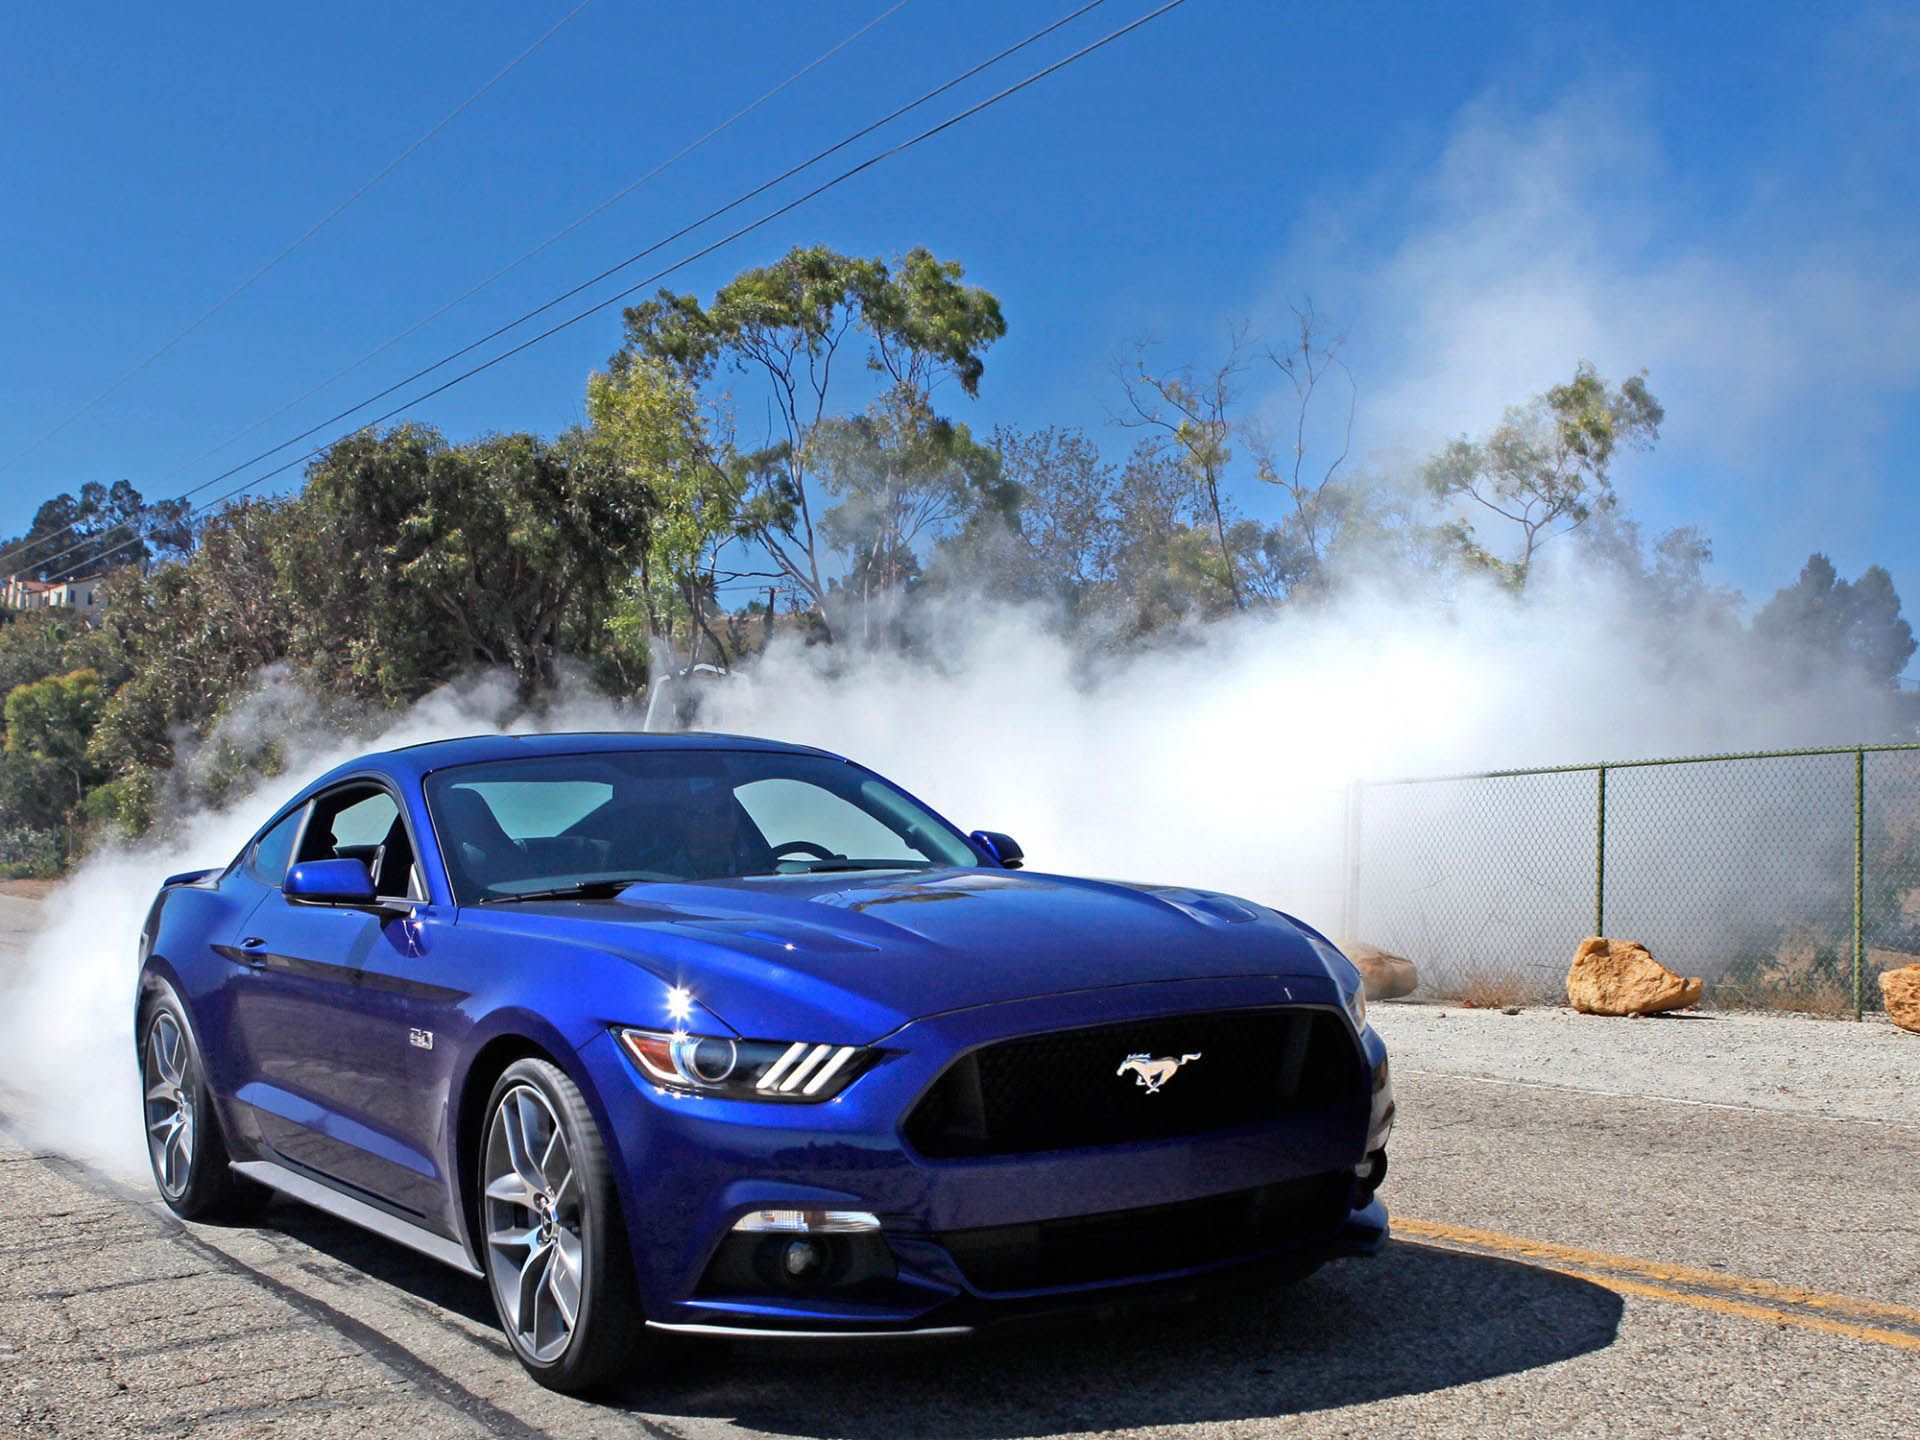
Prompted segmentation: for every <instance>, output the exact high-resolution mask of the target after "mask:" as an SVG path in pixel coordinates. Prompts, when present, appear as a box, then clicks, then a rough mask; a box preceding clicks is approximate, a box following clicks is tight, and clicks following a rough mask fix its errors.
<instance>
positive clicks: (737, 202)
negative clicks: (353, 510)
mask: <svg viewBox="0 0 1920 1440" xmlns="http://www.w3.org/2000/svg"><path fill="white" fill-rule="evenodd" d="M1104 3H1105V0H1087V3H1086V4H1083V5H1081V6H1080V7H1079V8H1078V9H1076V10H1074V11H1072V12H1070V13H1069V14H1067V15H1064V16H1062V17H1061V18H1060V19H1058V20H1056V21H1054V22H1053V23H1052V24H1050V25H1047V26H1045V27H1044V28H1042V29H1039V30H1036V31H1034V32H1033V33H1032V34H1031V35H1028V36H1027V37H1026V38H1025V39H1023V40H1020V41H1018V42H1016V43H1015V44H1012V45H1009V46H1008V47H1007V48H1006V49H1004V50H1001V51H1000V52H999V53H998V54H995V55H993V56H990V57H989V58H987V59H985V60H982V61H981V62H980V63H979V64H977V65H974V66H973V67H972V68H970V69H968V70H965V71H963V72H961V73H960V74H958V75H956V76H954V77H953V78H952V79H951V80H947V81H944V82H942V83H941V84H939V85H936V86H935V87H934V88H933V89H931V90H929V91H927V92H926V93H925V94H923V95H921V96H919V97H918V98H916V99H914V100H910V101H908V102H907V103H906V104H904V105H901V106H899V107H898V108H896V109H894V110H891V111H889V112H888V113H887V114H885V115H883V116H881V117H880V118H879V119H878V120H875V121H873V122H872V123H871V124H868V125H864V126H862V127H861V128H860V129H858V130H856V131H854V132H853V133H852V134H851V135H848V136H847V137H846V138H844V139H842V140H838V141H836V142H834V143H833V144H832V145H829V146H827V147H826V149H824V150H818V151H816V152H814V153H813V154H812V155H810V156H808V157H807V158H806V159H805V160H802V161H800V162H799V163H798V164H796V165H792V166H789V167H788V168H787V169H785V170H783V171H781V172H780V173H779V174H778V175H776V176H774V177H773V178H772V179H770V180H766V181H763V182H762V183H760V184H758V185H756V186H754V187H753V188H752V189H751V190H748V191H746V192H745V193H744V194H741V195H737V196H735V197H734V198H733V199H731V200H729V201H727V202H726V203H725V204H724V205H720V206H717V207H715V208H714V209H712V210H709V211H708V212H707V213H706V214H704V215H702V216H701V217H700V218H699V219H697V220H694V221H691V222H689V223H688V224H685V225H682V226H681V227H680V228H679V229H678V230H675V231H673V232H672V233H671V234H668V235H663V236H661V237H660V238H659V239H658V240H655V241H654V242H653V243H652V244H650V245H647V246H646V247H644V248H643V249H640V250H636V251H635V252H634V253H633V254H631V255H629V256H627V257H626V259H624V260H621V261H618V262H617V263H615V264H613V265H609V266H608V267H607V268H606V269H604V270H602V271H600V273H599V274H597V275H593V276H590V277H589V278H587V279H585V280H582V281H581V282H580V283H579V284H578V285H575V286H573V287H571V288H570V289H567V290H563V291H561V292H560V293H559V294H558V295H556V296H554V297H553V298H552V299H550V300H547V301H544V302H542V303H541V304H539V305H536V306H534V308H533V309H531V310H528V311H525V312H524V313H522V314H520V315H517V316H515V317H514V318H513V319H512V320H509V321H507V323H506V324H504V325H500V326H497V327H496V328H494V329H492V330H489V331H488V332H487V333H486V334H485V335H482V336H481V337H480V338H479V339H477V340H473V341H470V342H469V343H467V344H465V345H462V346H461V347H460V348H459V349H457V350H454V351H452V352H450V353H449V354H446V355H443V356H441V357H440V358H439V359H438V360H435V361H434V362H433V363H432V364H430V365H426V366H423V367H421V368H420V369H418V370H416V371H414V372H413V373H412V374H411V375H407V376H403V377H402V378H401V379H399V380H396V381H394V382H393V384H391V385H389V386H387V387H386V388H385V389H383V390H377V391H375V392H374V393H373V394H371V395H369V396H367V397H366V398H365V399H364V400H359V401H356V402H355V403H354V404H352V405H349V406H347V407H346V409H344V410H340V411H337V412H335V413H334V414H332V415H329V416H328V417H327V418H326V419H324V420H322V421H320V422H319V423H318V424H315V425H310V426H308V427H307V428H306V429H305V430H302V431H301V432H300V433H299V434H297V435H294V436H291V437H289V438H288V439H286V440H283V441H281V442H280V443H279V444H278V445H274V446H271V447H269V448H268V449H265V450H262V451H260V452H259V453H257V454H254V455H250V456H249V457H247V458H246V459H245V460H242V461H240V462H239V463H238V464H237V465H231V466H229V467H228V468H227V469H225V470H223V471H221V472H220V473H219V474H218V475H215V476H213V477H212V478H211V479H208V480H204V481H202V482H201V483H200V484H199V485H196V486H194V487H193V489H191V490H188V491H184V492H183V493H182V494H181V495H180V496H179V497H178V498H180V499H185V498H186V497H187V496H189V495H193V494H197V493H198V492H200V491H202V490H206V489H209V488H211V487H212V486H214V485H217V484H219V483H220V482H221V481H222V480H227V479H231V478H232V477H233V476H235V475H238V474H239V473H240V472H241V471H242V470H245V469H247V468H248V467H249V466H252V465H256V464H258V463H259V462H260V461H262V460H267V459H271V458H272V457H273V456H275V455H277V454H279V453H280V452H281V451H282V450H286V449H289V448H291V447H292V446H294V445H298V444H299V443H300V442H301V441H302V440H305V439H308V438H310V437H311V436H314V435H317V434H319V433H320V432H321V431H322V430H325V429H327V428H329V427H330V426H332V425H336V424H338V423H339V422H340V421H342V420H345V419H346V418H347V417H348V416H350V415H352V414H353V413H354V412H355V411H357V410H364V409H366V408H367V406H369V405H374V404H377V403H379V402H380V401H382V400H384V399H386V398H387V397H388V396H389V395H391V394H393V393H394V392H395V391H397V390H403V389H405V388H406V387H407V386H409V385H411V384H413V382H414V381H416V380H424V379H425V378H426V377H427V376H429V375H431V374H432V373H433V372H434V371H436V370H439V369H441V368H443V367H444V366H447V365H451V364H452V363H453V362H454V361H455V360H458V359H459V358H460V357H461V356H463V355H470V354H472V353H473V352H474V351H475V350H478V349H479V348H480V347H481V346H483V345H486V344H489V343H490V342H492V341H494V340H497V339H499V338H500V337H501V336H502V335H505V334H506V333H507V332H508V331H510V330H516V329H518V328H519V327H520V326H522V325H524V324H526V323H527V321H529V320H532V319H534V318H535V317H537V316H540V315H544V314H545V313H546V312H547V311H549V310H551V309H553V308H554V307H555V306H557V305H561V304H563V303H565V302H566V301H568V300H571V299H572V298H573V297H574V296H576V295H578V294H580V293H581V292H582V291H584V290H590V289H592V288H593V287H594V286H595V285H598V284H599V283H600V282H601V281H603V280H606V279H609V278H611V277H612V276H614V275H617V274H619V273H620V272H621V271H622V270H626V269H629V268H630V267H632V266H634V265H636V264H638V263H639V262H640V261H642V260H644V259H646V258H647V257H648V256H649V255H652V254H654V253H656V252H657V251H660V250H663V249H665V248H666V247H667V246H668V245H671V244H672V243H673V242H674V241H676V240H679V239H682V238H684V237H685V236H687V235H690V234H692V233H693V232H694V231H695V230H698V229H700V228H701V227H702V226H705V225H707V224H710V223H711V222H712V221H714V220H717V219H719V218H720V217H721V216H722V215H725V214H727V213H729V212H730V211H733V210H737V209H738V208H739V207H740V206H742V205H744V204H746V203H747V202H748V201H749V200H752V199H755V198H757V197H758V196H761V195H764V194H765V193H766V192H767V191H769V190H771V189H773V188H775V187H776V186H778V185H780V184H782V183H783V182H785V181H787V180H791V179H792V178H793V177H794V176H796V175H798V174H800V173H801V172H803V171H805V170H808V169H811V168H812V167H813V166H815V165H817V164H819V163H820V162H821V161H822V160H825V159H827V158H828V157H829V156H832V155H835V154H838V153H839V152H840V151H842V150H844V149H846V148H847V147H848V146H849V145H852V144H855V143H856V142H858V141H860V140H862V139H865V138H866V137H867V136H868V135H871V134H873V132H874V131H876V130H879V129H882V128H884V127H885V126H887V125H889V124H891V123H892V122H893V121H895V120H898V119H899V118H900V117H901V116H903V115H906V114H908V113H909V112H910V111H913V110H916V109H918V108H919V107H920V106H922V105H924V104H926V103H927V102H928V101H929V100H933V99H936V98H938V97H939V96H941V95H943V94H945V93H946V92H947V91H949V90H951V89H953V88H954V87H955V86H956V85H961V84H964V83H965V82H966V81H968V80H971V79H972V78H973V77H974V76H976V75H978V74H980V72H981V71H983V70H987V69H990V68H991V67H992V66H994V65H997V64H998V63H999V62H1000V61H1002V60H1004V59H1006V58H1007V57H1008V56H1010V55H1013V54H1015V53H1017V52H1018V51H1020V50H1023V49H1025V48H1026V47H1027V46H1029V45H1032V44H1033V43H1035V42H1036V41H1038V40H1041V39H1044V38H1045V37H1046V36H1048V35H1051V34H1052V33H1053V32H1054V31H1056V30H1058V29H1060V28H1061V27H1062V26H1063V25H1067V24H1070V23H1072V22H1073V21H1075V20H1077V19H1079V18H1080V17H1081V16H1082V15H1085V14H1086V13H1087V12H1088V11H1090V10H1093V9H1096V8H1097V7H1099V6H1100V5H1102V4H1104ZM1155 13H1156V14H1157V13H1159V12H1157V11H1156V12H1155ZM683 263H685V262H683ZM675 268H678V267H677V266H676V267H675ZM666 273H668V272H666V271H662V272H661V274H662V275H664V274H666ZM658 278H660V276H659V275H656V276H652V277H650V278H649V279H648V280H644V281H642V282H641V284H643V285H645V284H651V283H652V281H653V280H655V279H658ZM623 293H628V294H630V293H632V292H631V291H627V292H623ZM509 353H511V352H509ZM428 393H429V394H438V393H439V392H438V391H437V390H436V391H430V392H428ZM372 423H375V424H377V423H379V422H378V421H374V422H372ZM302 458H305V457H302ZM285 468H287V467H285V466H282V467H279V469H275V470H273V471H270V472H268V474H267V475H262V476H260V477H258V479H266V478H268V476H270V475H277V474H279V473H280V471H281V470H283V469H285ZM256 483H257V482H256Z"/></svg>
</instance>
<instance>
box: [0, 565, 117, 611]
mask: <svg viewBox="0 0 1920 1440" xmlns="http://www.w3.org/2000/svg"><path fill="white" fill-rule="evenodd" d="M100 581H101V577H100V576H98V575H89V576H86V577H85V578H83V579H75V580H29V579H28V578H27V577H25V576H24V575H9V576H8V577H7V580H6V584H5V585H4V586H0V605H4V606H6V607H7V608H8V609H11V610H79V611H81V612H83V613H85V612H89V611H91V612H92V613H94V614H98V613H99V611H100V608H101V607H102V606H104V605H105V604H106V603H107V592H106V589H105V588H104V587H103V586H102V585H101V583H100Z"/></svg>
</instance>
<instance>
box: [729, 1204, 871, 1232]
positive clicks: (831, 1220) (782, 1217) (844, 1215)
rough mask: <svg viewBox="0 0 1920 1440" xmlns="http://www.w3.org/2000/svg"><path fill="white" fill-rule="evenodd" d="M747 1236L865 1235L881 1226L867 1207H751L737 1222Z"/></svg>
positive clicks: (736, 1227)
mask: <svg viewBox="0 0 1920 1440" xmlns="http://www.w3.org/2000/svg"><path fill="white" fill-rule="evenodd" d="M733 1228H734V1231H735V1232H736V1233H738V1234H747V1235H861V1234H865V1233H867V1232H869V1231H874V1230H878V1229H879V1228H880V1217H879V1216H877V1215H872V1214H869V1213H868V1212H867V1211H865V1210H749V1211H748V1212H747V1213H746V1214H744V1215H742V1216H741V1217H740V1218H739V1219H738V1220H736V1221H734V1222H733Z"/></svg>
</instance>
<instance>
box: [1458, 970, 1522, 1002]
mask: <svg viewBox="0 0 1920 1440" xmlns="http://www.w3.org/2000/svg"><path fill="white" fill-rule="evenodd" d="M1537 991H1538V987H1537V986H1533V985H1529V984H1528V983H1527V982H1526V981H1524V980H1522V979H1521V978H1520V977H1519V976H1518V975H1516V974H1513V973H1512V972H1510V971H1509V972H1507V973H1505V974H1496V975H1476V976H1474V977H1473V978H1472V979H1471V980H1469V981H1468V982H1467V983H1466V984H1465V985H1463V986H1461V988H1460V1000H1459V1003H1460V1004H1461V1005H1462V1006H1464V1007H1465V1008H1466V1009H1468V1010H1504V1009H1506V1008H1507V1007H1508V1006H1509V1005H1525V1004H1527V1003H1528V1002H1529V1001H1533V1000H1538V999H1539V998H1540V997H1539V995H1538V993H1537Z"/></svg>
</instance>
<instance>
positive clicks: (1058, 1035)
mask: <svg viewBox="0 0 1920 1440" xmlns="http://www.w3.org/2000/svg"><path fill="white" fill-rule="evenodd" d="M1133 1055H1147V1056H1151V1057H1156V1058H1171V1059H1176V1060H1177V1059H1179V1058H1180V1057H1182V1056H1189V1055H1196V1056H1198V1057H1199V1058H1198V1059H1195V1060H1190V1061H1188V1062H1187V1063H1185V1064H1183V1065H1182V1066H1181V1067H1180V1068H1179V1069H1178V1070H1177V1071H1176V1072H1175V1073H1174V1074H1173V1075H1172V1076H1171V1077H1170V1078H1168V1079H1166V1080H1165V1081H1164V1083H1163V1085H1162V1088H1160V1089H1159V1090H1158V1091H1154V1092H1149V1091H1148V1089H1147V1087H1146V1085H1144V1084H1143V1083H1141V1080H1140V1078H1139V1077H1138V1076H1137V1075H1136V1074H1134V1073H1133V1072H1132V1071H1122V1068H1121V1067H1122V1066H1123V1064H1124V1063H1125V1062H1126V1060H1127V1059H1128V1057H1130V1056H1133ZM1365 1086H1366V1076H1365V1072H1364V1069H1363V1067H1362V1065H1361V1061H1360V1054H1359V1051H1358V1050H1357V1049H1356V1047H1355V1045H1354V1043H1353V1035H1352V1032H1351V1031H1350V1030H1349V1029H1348V1028H1347V1025H1346V1022H1345V1020H1343V1019H1342V1018H1341V1017H1340V1016H1338V1015H1335V1014H1333V1013H1331V1012H1329V1011H1325V1010H1306V1009H1273V1010H1228V1011H1221V1012H1218V1013H1214V1014H1207V1015H1173V1016H1163V1017H1159V1018H1156V1019H1149V1020H1132V1021H1127V1022H1125V1023H1123V1024H1118V1025H1099V1026H1093V1027H1090V1028H1087V1029H1082V1030H1060V1031H1055V1032H1053V1033H1052V1034H1047V1035H1031V1036H1025V1037H1023V1038H1021V1039H1018V1040H1003V1041H1001V1042H999V1043H998V1044H995V1045H988V1046H985V1047H983V1048H982V1049H979V1050H975V1051H973V1052H972V1053H970V1054H968V1055H964V1056H962V1057H961V1058H960V1059H958V1060H956V1061H955V1062H954V1063H953V1064H952V1065H951V1066H949V1067H948V1068H947V1070H946V1071H945V1072H944V1073H943V1074H942V1075H941V1077H940V1079H939V1080H938V1081H936V1082H935V1084H934V1085H933V1087H932V1088H931V1089H930V1090H928V1091H927V1093H926V1094H925V1095H924V1096H923V1097H922V1098H921V1100H920V1102H919V1104H917V1105H915V1106H914V1108H913V1110H912V1112H911V1113H910V1114H909V1115H908V1117H907V1122H906V1137H907V1140H908V1141H909V1142H910V1143H911V1144H912V1145H913V1146H914V1147H915V1148H916V1149H917V1150H919V1151H920V1153H921V1154H923V1155H927V1156H929V1157H932V1158H936V1159H947V1158H954V1157H960V1156H972V1155H1010V1154H1021V1153H1025V1152H1029V1151H1035V1150H1066V1149H1075V1148H1079V1147H1082V1146H1087V1145H1113V1144H1119V1143H1122V1142H1125V1141H1129V1140H1154V1139H1164V1138H1167V1137H1170V1136H1177V1135H1196V1134H1204V1133H1205V1132H1207V1131H1210V1130H1221V1129H1227V1128H1230V1127H1232V1126H1237V1125H1253V1124H1261V1123H1264V1122H1267V1121H1271V1120H1274V1119H1278V1118H1280V1117H1282V1116H1285V1115H1290V1114H1297V1113H1300V1112H1302V1111H1305V1110H1313V1109H1318V1108H1320V1107H1322V1106H1327V1105H1334V1104H1339V1103H1341V1102H1343V1101H1348V1100H1359V1099H1361V1098H1362V1097H1363V1096H1364V1095H1365V1093H1366V1089H1365Z"/></svg>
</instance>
